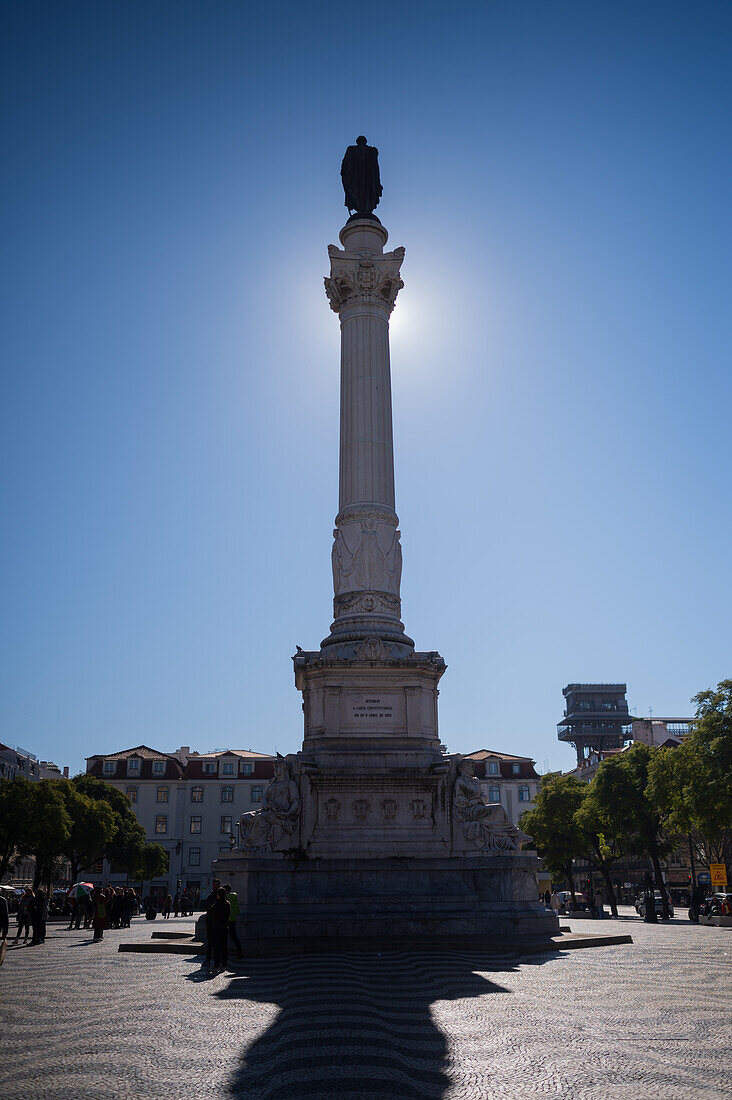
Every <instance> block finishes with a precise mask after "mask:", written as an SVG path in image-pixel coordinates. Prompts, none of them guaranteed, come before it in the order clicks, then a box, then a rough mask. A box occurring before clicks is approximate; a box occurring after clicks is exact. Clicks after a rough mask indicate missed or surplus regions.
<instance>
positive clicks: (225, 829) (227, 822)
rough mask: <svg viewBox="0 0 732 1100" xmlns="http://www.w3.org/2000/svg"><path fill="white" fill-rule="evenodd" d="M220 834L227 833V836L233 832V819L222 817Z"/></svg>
mask: <svg viewBox="0 0 732 1100" xmlns="http://www.w3.org/2000/svg"><path fill="white" fill-rule="evenodd" d="M219 832H220V833H227V834H228V833H230V832H231V818H230V817H222V818H221V828H220V829H219Z"/></svg>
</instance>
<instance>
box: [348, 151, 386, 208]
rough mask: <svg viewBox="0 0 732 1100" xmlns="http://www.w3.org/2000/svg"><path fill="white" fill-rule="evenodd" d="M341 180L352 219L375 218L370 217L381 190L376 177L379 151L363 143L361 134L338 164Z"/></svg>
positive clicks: (378, 178)
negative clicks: (339, 164) (339, 165)
mask: <svg viewBox="0 0 732 1100" xmlns="http://www.w3.org/2000/svg"><path fill="white" fill-rule="evenodd" d="M341 180H342V181H343V190H344V191H345V194H346V206H347V207H348V210H349V213H351V214H352V216H353V217H356V218H372V219H373V220H374V221H378V220H379V219H378V218H377V217H376V215H375V214H374V210H375V208H376V207H377V206H378V205H379V199H380V198H381V195H382V191H383V188H382V186H381V179H380V177H379V150H378V149H376V148H375V147H374V146H373V145H368V144H367V143H366V138H365V137H364V136H363V135H361V136H360V137H357V138H356V144H355V145H349V146H348V148H347V149H346V155H345V156H344V158H343V163H342V164H341Z"/></svg>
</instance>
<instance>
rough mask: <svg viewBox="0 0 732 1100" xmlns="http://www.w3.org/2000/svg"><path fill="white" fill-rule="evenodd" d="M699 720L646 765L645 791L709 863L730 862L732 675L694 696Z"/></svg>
mask: <svg viewBox="0 0 732 1100" xmlns="http://www.w3.org/2000/svg"><path fill="white" fill-rule="evenodd" d="M694 702H695V703H696V704H697V711H696V716H697V718H698V722H697V724H696V726H695V728H694V730H693V732H692V733H691V734H690V735H689V736H688V737H687V738H686V739H685V740H684V742H683V743H682V744H681V745H680V746H679V747H678V748H675V749H672V748H669V749H663V750H661V751H660V752H659V753H658V755H657V756H656V757H655V758H654V760H653V761H652V763H651V767H650V770H649V794H650V797H651V798H652V800H653V802H654V803H655V805H656V806H657V807H658V808H659V811H660V812H662V813H665V814H667V815H668V822H669V827H670V828H671V829H673V830H674V831H676V832H678V833H685V834H687V835H688V836H690V837H691V839H692V843H693V845H694V848H695V853H696V857H697V859H698V860H699V862H700V863H702V864H705V865H706V866H707V867H708V866H709V864H710V863H712V862H714V863H725V864H726V866H727V874H728V877H729V872H730V869H731V867H730V865H731V864H732V680H722V681H721V683H719V684H718V685H717V688H716V690H711V689H710V690H708V691H702V692H700V693H699V694H698V695H696V696H694Z"/></svg>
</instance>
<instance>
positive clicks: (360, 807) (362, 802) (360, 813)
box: [353, 798, 371, 821]
mask: <svg viewBox="0 0 732 1100" xmlns="http://www.w3.org/2000/svg"><path fill="white" fill-rule="evenodd" d="M370 809H371V807H370V806H369V804H368V802H367V801H366V799H365V798H357V799H356V801H355V802H354V803H353V816H354V817H355V818H356V821H365V820H366V818H367V817H368V816H369V810H370Z"/></svg>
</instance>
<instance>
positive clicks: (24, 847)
mask: <svg viewBox="0 0 732 1100" xmlns="http://www.w3.org/2000/svg"><path fill="white" fill-rule="evenodd" d="M31 786H32V784H31V782H30V780H28V779H22V778H18V779H0V881H2V879H4V878H5V875H6V874H7V873H8V871H12V870H13V868H14V867H15V865H16V863H18V862H19V861H20V860H21V859H22V858H23V856H25V855H27V854H28V852H29V851H30V841H31V835H30V825H31V818H30V797H31V796H30V793H29V791H30V787H31Z"/></svg>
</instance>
